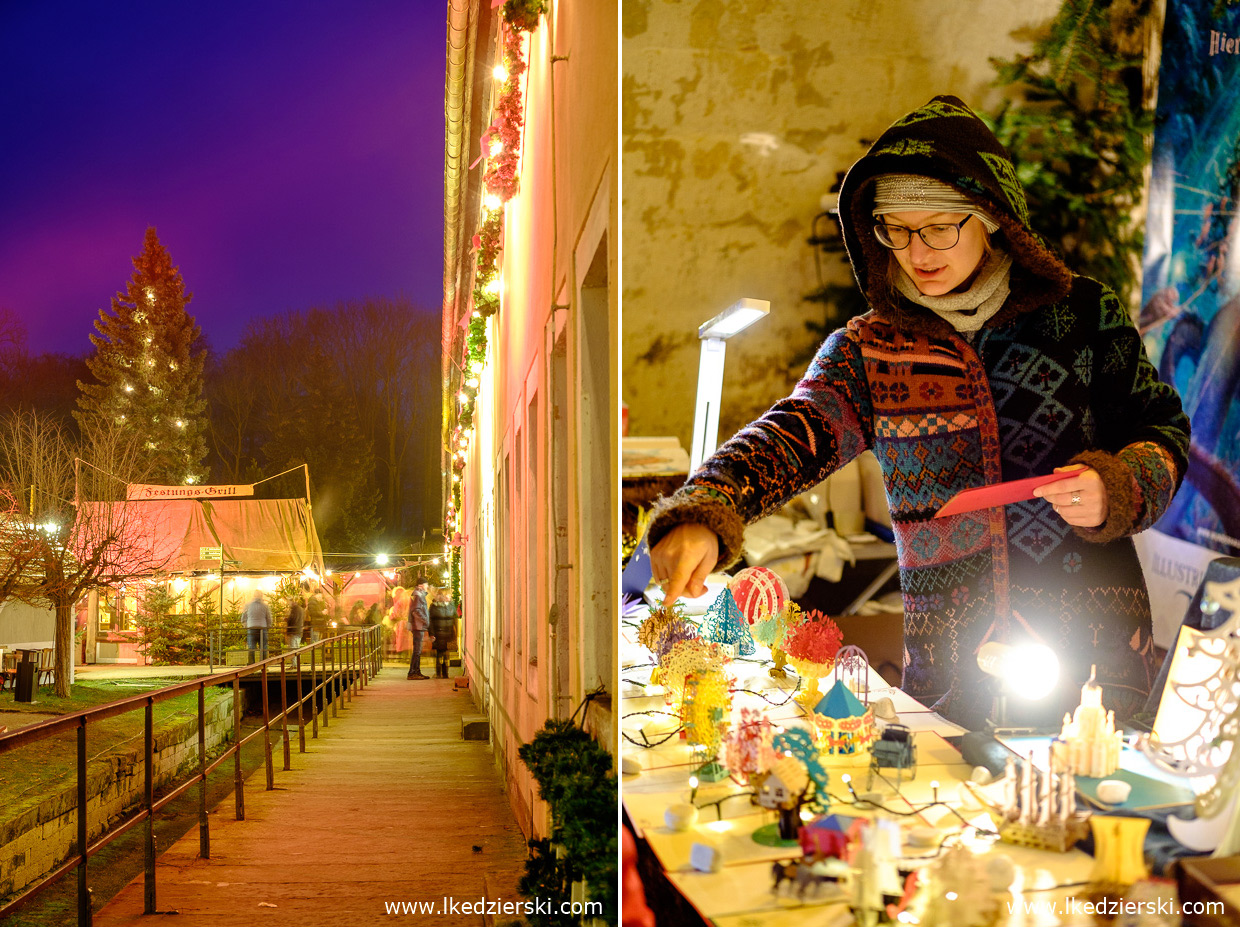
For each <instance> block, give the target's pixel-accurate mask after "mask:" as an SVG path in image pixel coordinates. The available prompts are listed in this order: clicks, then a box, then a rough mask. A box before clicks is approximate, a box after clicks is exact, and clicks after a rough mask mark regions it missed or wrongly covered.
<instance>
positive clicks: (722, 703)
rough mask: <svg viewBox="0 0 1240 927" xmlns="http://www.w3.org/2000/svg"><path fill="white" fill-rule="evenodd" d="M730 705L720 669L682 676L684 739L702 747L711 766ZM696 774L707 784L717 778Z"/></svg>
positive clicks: (730, 700)
mask: <svg viewBox="0 0 1240 927" xmlns="http://www.w3.org/2000/svg"><path fill="white" fill-rule="evenodd" d="M731 703H732V698H731V694H730V693H729V692H728V678H727V677H726V676H725V675H724V674H723V670H721V669H708V670H703V671H702V672H700V673H691V674H690V675H688V676H686V677H685V695H684V701H683V702H682V703H681V706H680V721H681V723H682V724H683V725H684V727H685V740H687V741H688V742H689V743H690V744H691V745H692V746H695V747H700V748H702V751H703V753H704V754H705V759H706V763H707V765H710V764H712V763H713V761H714V759H715V756H716V754H718V752H719V743H720V741H721V740H722V737H723V731H724V728H725V727H726V726H727V721H726V720H725V719H726V718H727V716H728V713H729V711H730V709H731ZM716 765H717V764H716ZM698 775H699V777H702V778H706V779H707V780H708V781H711V780H713V779H715V778H718V777H716V776H712V775H710V774H709V773H708V774H707V775H705V776H703V774H702V772H701V771H699V772H698Z"/></svg>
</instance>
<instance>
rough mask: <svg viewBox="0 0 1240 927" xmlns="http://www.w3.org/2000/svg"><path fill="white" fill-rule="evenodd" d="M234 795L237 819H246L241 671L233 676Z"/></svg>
mask: <svg viewBox="0 0 1240 927" xmlns="http://www.w3.org/2000/svg"><path fill="white" fill-rule="evenodd" d="M233 795H234V796H235V798H236V804H237V820H238V821H244V820H245V779H244V778H242V776H241V673H240V671H238V673H237V675H236V676H233Z"/></svg>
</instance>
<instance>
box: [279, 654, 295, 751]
mask: <svg viewBox="0 0 1240 927" xmlns="http://www.w3.org/2000/svg"><path fill="white" fill-rule="evenodd" d="M286 659H287V658H286V657H280V708H281V709H283V710H282V711H281V712H280V729H281V732H282V736H281V740H283V741H284V768H285V769H286V770H287V769H292V768H293V758H292V756H291V755H290V751H289V743H288V676H287V674H286V671H285V669H284V661H285V660H286Z"/></svg>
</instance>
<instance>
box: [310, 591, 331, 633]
mask: <svg viewBox="0 0 1240 927" xmlns="http://www.w3.org/2000/svg"><path fill="white" fill-rule="evenodd" d="M306 621H307V623H308V624H309V625H310V640H311V641H318V640H322V639H323V635H325V634H326V633H327V630H328V629H327V602H326V601H325V600H324V599H323V593H322V592H321V591H316V592H315V593H314V595H312V596H310V600H309V602H307V604H306Z"/></svg>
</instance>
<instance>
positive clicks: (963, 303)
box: [896, 248, 1012, 334]
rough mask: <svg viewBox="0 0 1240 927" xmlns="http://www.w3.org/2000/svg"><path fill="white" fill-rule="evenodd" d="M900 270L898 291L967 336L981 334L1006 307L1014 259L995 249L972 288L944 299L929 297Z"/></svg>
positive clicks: (897, 280)
mask: <svg viewBox="0 0 1240 927" xmlns="http://www.w3.org/2000/svg"><path fill="white" fill-rule="evenodd" d="M897 268H898V270H899V273H898V274H896V289H898V290H899V291H900V292H901V293H902V294H903V295H904V296H906V297H908V298H909V299H911V300H912V301H913V302H915V303H917V305H919V306H925V307H926V308H927V309H930V310H931V311H933V312H934V313H936V314H937V315H939V316H941V317H942V318H944V319H946V320H947V322H948V323H949V324H950V325H951V326H952V328H954V329H956V331H958V332H961V333H962V334H963V333H971V332H976V331H978V330H979V329H980V328H981V327H982V326H983V325H985V324H986V322H987V321H989V319H990V317H991V316H993V315H994V314H995V313H996V312H998V311H999V309H1000V308H1001V307H1002V306H1003V303H1004V301H1005V300H1006V299H1007V297H1008V277H1009V275H1010V273H1011V270H1012V256H1011V255H1010V254H1008V253H1007V252H1006V251H1000V250H999V249H998V248H995V249H993V250H992V251H991V252H990V257H989V258H988V259H987V261H986V263H985V264H984V265H982V269H981V272H980V273H979V274H978V275H977V278H976V279H975V280H974V281H973V285H972V286H971V287H969V288H968V289H967V290H965V291H964V292H963V293H948V294H946V295H944V296H927V295H925V294H924V293H922V292H921V290H919V289H917V284H915V283H914V282H913V281H912V280H910V279H909V276H908V274H906V273H905V272H904V268H903V267H898V265H897Z"/></svg>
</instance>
